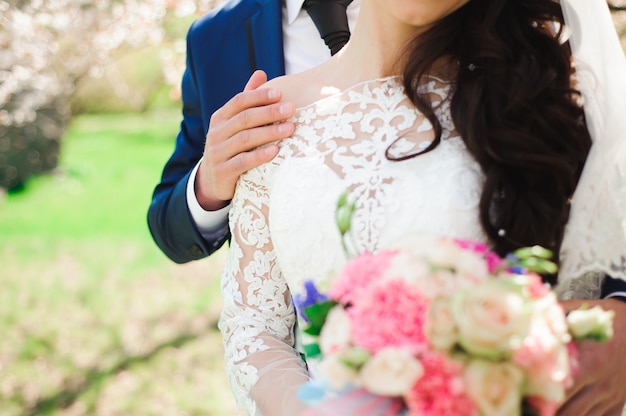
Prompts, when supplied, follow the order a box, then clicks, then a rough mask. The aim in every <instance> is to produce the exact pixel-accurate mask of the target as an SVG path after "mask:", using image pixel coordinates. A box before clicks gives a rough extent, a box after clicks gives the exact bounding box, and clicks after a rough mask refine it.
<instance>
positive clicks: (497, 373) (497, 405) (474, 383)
mask: <svg viewBox="0 0 626 416" xmlns="http://www.w3.org/2000/svg"><path fill="white" fill-rule="evenodd" d="M464 379H465V384H466V389H467V395H468V397H469V398H470V399H472V401H473V402H474V403H476V406H477V407H478V409H479V410H480V414H481V415H485V416H514V415H521V409H522V405H521V403H522V383H523V381H524V374H523V372H522V370H520V369H519V368H517V367H516V366H515V365H514V364H511V363H509V362H490V361H486V360H481V359H477V360H472V361H470V362H469V363H468V365H467V367H466V368H465V373H464Z"/></svg>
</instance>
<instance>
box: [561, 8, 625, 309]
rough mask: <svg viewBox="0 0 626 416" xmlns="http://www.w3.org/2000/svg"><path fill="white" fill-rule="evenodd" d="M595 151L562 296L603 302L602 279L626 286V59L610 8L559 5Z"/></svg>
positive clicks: (577, 201) (579, 192) (582, 187)
mask: <svg viewBox="0 0 626 416" xmlns="http://www.w3.org/2000/svg"><path fill="white" fill-rule="evenodd" d="M561 7H562V9H563V14H564V16H565V23H566V26H567V28H568V30H569V34H570V43H571V46H572V52H573V56H574V63H575V66H576V77H577V78H576V79H577V82H578V88H579V89H580V91H581V92H582V95H583V103H584V108H585V117H586V120H587V123H588V127H589V131H590V133H591V137H592V138H593V146H592V149H591V152H590V154H589V157H588V159H587V162H586V164H585V168H584V170H583V174H582V176H581V179H580V182H579V185H578V187H577V189H576V193H575V194H574V197H573V199H572V205H571V214H570V221H569V223H568V226H567V228H566V230H565V237H564V240H563V245H562V249H561V260H562V263H561V271H560V274H559V285H558V287H557V291H559V292H560V293H561V296H562V297H563V298H572V297H598V294H599V289H600V283H601V276H602V275H604V274H605V273H606V274H608V275H610V276H612V277H614V278H620V279H624V280H626V59H625V58H624V53H623V51H622V48H621V45H620V43H619V39H618V37H617V34H616V32H615V28H614V24H613V21H612V19H611V16H610V12H609V9H608V6H607V3H606V0H561Z"/></svg>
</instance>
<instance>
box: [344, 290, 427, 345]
mask: <svg viewBox="0 0 626 416" xmlns="http://www.w3.org/2000/svg"><path fill="white" fill-rule="evenodd" d="M427 308H428V300H427V299H426V298H425V297H424V296H422V295H421V294H420V293H419V291H418V289H417V288H416V287H415V286H412V285H409V284H407V283H406V282H405V281H403V280H400V279H391V280H383V281H377V282H373V283H372V284H370V285H369V286H368V287H367V288H364V289H363V290H361V291H360V295H359V297H358V298H357V299H354V301H352V307H351V308H349V309H348V313H349V314H350V317H351V318H352V337H353V341H354V343H355V345H358V346H360V347H363V348H365V349H367V350H368V351H370V352H371V353H376V352H378V351H380V350H382V349H384V348H387V347H396V348H406V349H408V350H409V351H410V352H412V353H414V354H415V353H420V352H423V351H424V350H426V349H427V348H428V341H427V339H426V336H425V334H424V322H425V321H426V314H427Z"/></svg>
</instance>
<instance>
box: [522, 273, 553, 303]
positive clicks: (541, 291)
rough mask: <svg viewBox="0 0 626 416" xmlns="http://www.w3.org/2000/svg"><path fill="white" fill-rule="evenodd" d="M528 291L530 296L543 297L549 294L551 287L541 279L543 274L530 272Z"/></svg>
mask: <svg viewBox="0 0 626 416" xmlns="http://www.w3.org/2000/svg"><path fill="white" fill-rule="evenodd" d="M526 276H528V280H529V283H528V292H529V293H530V296H531V297H533V298H534V299H539V298H543V297H544V296H548V294H550V293H551V292H550V288H549V287H548V286H546V285H545V284H544V283H543V281H542V280H541V276H539V275H538V274H535V273H528V274H527V275H526Z"/></svg>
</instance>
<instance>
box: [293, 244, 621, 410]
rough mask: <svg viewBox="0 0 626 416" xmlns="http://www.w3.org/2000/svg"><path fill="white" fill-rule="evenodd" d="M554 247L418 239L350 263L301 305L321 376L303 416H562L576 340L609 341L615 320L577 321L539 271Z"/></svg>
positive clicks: (309, 287) (549, 267)
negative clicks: (499, 251)
mask: <svg viewBox="0 0 626 416" xmlns="http://www.w3.org/2000/svg"><path fill="white" fill-rule="evenodd" d="M550 256H551V253H549V252H548V251H547V250H545V249H542V248H540V247H534V248H524V249H520V250H518V251H516V252H514V253H513V254H511V255H509V256H507V257H506V258H500V257H499V256H497V255H496V254H494V253H493V252H491V251H490V250H488V249H487V247H486V246H485V245H484V244H479V243H475V242H472V241H460V240H455V239H449V238H432V237H419V238H416V239H415V240H412V241H410V242H406V243H405V244H399V245H398V247H395V248H390V249H386V250H380V251H378V252H377V253H375V254H372V253H362V254H359V255H357V256H356V257H355V258H353V259H352V260H351V261H349V262H348V263H347V265H346V267H345V268H344V269H343V270H342V271H341V273H340V275H339V276H338V277H337V278H336V279H335V280H334V281H333V283H332V285H331V287H329V288H327V290H321V288H318V287H316V286H315V284H314V283H313V282H312V281H309V282H307V283H306V285H305V288H306V295H304V296H297V297H296V298H295V299H294V303H295V305H296V308H297V311H298V315H299V317H300V319H301V322H304V323H305V325H304V331H305V333H306V334H308V336H309V337H310V340H311V342H309V343H308V344H306V345H305V350H306V354H307V357H308V358H310V359H312V360H318V361H319V362H318V363H319V367H318V368H319V372H320V373H321V377H320V378H318V379H316V380H313V381H311V382H309V383H307V384H305V385H304V386H302V387H301V389H300V391H299V396H300V398H301V399H302V400H304V401H305V402H306V403H307V404H308V405H309V406H310V407H309V408H308V410H307V412H305V415H328V414H334V415H344V416H345V415H368V416H369V415H415V416H416V415H420V416H428V415H439V416H441V415H489V416H492V415H521V414H537V415H541V416H546V415H553V414H555V412H556V409H557V407H558V405H559V404H560V403H561V402H562V401H563V400H564V398H565V390H566V389H567V387H568V385H569V384H570V383H571V381H572V377H573V375H574V374H575V372H576V346H575V343H574V341H576V340H582V339H592V340H597V341H603V340H607V339H609V338H610V337H611V336H612V319H613V312H607V311H604V310H602V309H600V308H593V309H585V308H581V309H580V310H576V311H571V312H570V313H568V314H567V315H566V314H565V313H564V311H563V310H562V308H561V306H560V305H559V303H558V301H557V298H556V296H555V294H554V292H553V291H551V290H550V288H549V287H547V286H545V285H544V284H543V283H542V281H541V278H540V276H539V274H537V273H542V272H554V271H555V267H556V266H555V265H554V264H553V263H551V262H550V261H549V260H548V259H549V257H550Z"/></svg>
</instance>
